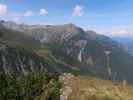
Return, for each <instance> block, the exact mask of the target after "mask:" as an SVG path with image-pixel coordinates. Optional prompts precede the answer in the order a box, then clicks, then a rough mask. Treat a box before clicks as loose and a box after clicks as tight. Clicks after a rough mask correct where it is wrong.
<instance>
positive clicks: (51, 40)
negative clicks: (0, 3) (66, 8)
mask: <svg viewBox="0 0 133 100" xmlns="http://www.w3.org/2000/svg"><path fill="white" fill-rule="evenodd" d="M4 26H5V27H6V25H4ZM21 27H22V26H21V25H17V27H16V28H12V27H8V28H11V29H16V30H17V31H21V32H22V33H24V34H28V35H29V36H31V37H33V38H35V39H36V40H39V41H40V42H41V43H42V44H43V46H44V47H45V46H46V47H47V48H48V49H49V50H50V52H51V54H52V56H53V57H55V59H57V60H58V61H57V62H58V63H59V62H60V64H61V65H63V67H62V68H61V69H62V70H60V72H61V71H63V72H65V71H67V72H70V71H71V72H74V73H80V74H83V75H90V74H93V75H96V76H100V77H102V78H104V79H111V80H127V81H128V82H131V83H132V82H133V78H132V75H133V74H132V71H133V67H132V65H133V57H132V56H131V55H130V54H129V53H128V52H127V50H125V49H124V48H123V46H122V45H121V44H119V43H117V42H115V41H113V40H112V39H110V38H108V37H106V36H102V35H98V34H96V33H95V32H93V31H87V32H86V31H84V30H83V29H81V28H79V27H77V26H75V25H73V24H65V25H56V26H51V25H47V26H43V25H32V26H27V25H26V26H25V25H23V27H24V28H21ZM20 29H21V30H20ZM41 46H42V45H41ZM39 51H43V49H42V48H41V49H38V50H36V52H37V53H38V54H40V55H43V54H42V53H43V52H39ZM44 55H45V54H44ZM45 57H46V56H45ZM64 66H65V67H64ZM59 67H60V66H59ZM56 68H58V67H56Z"/></svg>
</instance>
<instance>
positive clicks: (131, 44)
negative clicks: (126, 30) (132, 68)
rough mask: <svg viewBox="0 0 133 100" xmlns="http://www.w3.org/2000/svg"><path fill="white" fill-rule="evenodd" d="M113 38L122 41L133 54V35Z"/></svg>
mask: <svg viewBox="0 0 133 100" xmlns="http://www.w3.org/2000/svg"><path fill="white" fill-rule="evenodd" d="M112 39H114V40H116V41H118V42H120V43H122V44H124V45H125V47H126V48H127V49H128V50H129V52H131V53H132V54H133V38H132V37H112Z"/></svg>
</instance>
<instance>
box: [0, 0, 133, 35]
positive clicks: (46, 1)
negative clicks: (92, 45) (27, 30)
mask: <svg viewBox="0 0 133 100" xmlns="http://www.w3.org/2000/svg"><path fill="white" fill-rule="evenodd" d="M132 4H133V0H0V18H1V19H4V20H12V21H15V22H17V23H28V24H64V23H70V22H71V23H74V24H76V25H78V26H80V27H83V28H84V29H93V30H95V31H97V32H99V33H103V34H105V35H116V36H117V35H121V36H122V35H127V36H129V35H132V31H133V29H132V27H133V6H132Z"/></svg>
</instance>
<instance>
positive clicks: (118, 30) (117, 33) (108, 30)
mask: <svg viewBox="0 0 133 100" xmlns="http://www.w3.org/2000/svg"><path fill="white" fill-rule="evenodd" d="M85 30H94V31H96V32H97V33H99V34H103V35H106V36H111V37H133V33H132V31H133V30H132V26H114V27H88V28H86V29H85Z"/></svg>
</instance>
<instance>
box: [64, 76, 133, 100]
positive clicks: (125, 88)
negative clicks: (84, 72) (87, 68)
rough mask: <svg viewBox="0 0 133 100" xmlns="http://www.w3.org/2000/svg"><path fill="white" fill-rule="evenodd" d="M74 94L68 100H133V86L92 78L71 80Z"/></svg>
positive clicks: (70, 83)
mask: <svg viewBox="0 0 133 100" xmlns="http://www.w3.org/2000/svg"><path fill="white" fill-rule="evenodd" d="M67 85H68V86H69V87H71V88H72V93H71V94H70V95H69V97H68V98H69V99H68V100H133V86H129V85H126V84H125V83H123V84H122V83H117V82H111V81H105V80H101V79H96V78H92V77H75V78H72V79H71V80H69V82H68V84H67Z"/></svg>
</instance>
